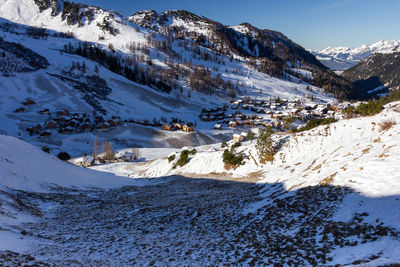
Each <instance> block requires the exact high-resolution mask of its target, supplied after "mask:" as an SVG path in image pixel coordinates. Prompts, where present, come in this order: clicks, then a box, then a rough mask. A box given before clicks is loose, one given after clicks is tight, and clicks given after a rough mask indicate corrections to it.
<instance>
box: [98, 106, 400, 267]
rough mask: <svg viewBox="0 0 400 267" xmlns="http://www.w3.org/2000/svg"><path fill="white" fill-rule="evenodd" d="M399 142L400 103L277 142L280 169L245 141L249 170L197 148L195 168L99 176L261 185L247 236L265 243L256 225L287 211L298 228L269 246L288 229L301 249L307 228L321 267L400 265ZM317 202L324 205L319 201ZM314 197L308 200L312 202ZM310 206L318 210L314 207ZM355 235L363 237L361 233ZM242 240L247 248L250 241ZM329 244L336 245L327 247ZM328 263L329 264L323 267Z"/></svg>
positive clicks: (112, 168) (137, 169) (121, 169)
mask: <svg viewBox="0 0 400 267" xmlns="http://www.w3.org/2000/svg"><path fill="white" fill-rule="evenodd" d="M399 139H400V102H394V103H391V104H388V105H387V106H386V108H385V110H384V111H383V112H382V113H381V114H378V115H376V116H372V117H363V118H355V119H350V120H343V121H339V122H337V123H333V124H331V125H327V126H320V127H317V128H315V129H313V130H310V131H306V132H302V133H298V134H294V135H287V136H282V137H277V141H280V142H281V144H282V148H281V149H280V150H279V152H278V153H277V154H276V155H275V160H274V162H273V163H267V164H265V165H263V164H261V163H260V162H259V160H258V156H257V151H256V149H255V147H254V144H250V143H249V142H246V143H244V144H243V145H242V146H241V147H239V148H238V151H241V152H243V153H245V155H246V156H247V159H245V164H244V165H242V166H239V167H238V168H237V169H235V170H232V169H231V170H226V169H225V168H224V164H223V162H222V150H223V149H219V148H218V146H214V149H210V147H198V148H196V149H197V153H196V154H195V155H194V156H191V159H190V161H189V163H187V165H185V166H183V167H177V168H176V169H173V168H172V166H173V164H174V162H175V160H173V161H172V162H171V163H169V162H168V160H167V159H166V158H164V159H158V160H155V161H152V162H148V163H144V164H143V163H141V164H116V165H108V166H102V167H96V169H99V170H103V171H108V172H113V173H117V174H119V175H125V176H132V177H140V176H144V177H158V176H160V175H183V176H186V177H210V178H213V179H224V180H230V181H236V182H243V181H247V182H253V183H254V182H257V183H258V184H259V185H260V186H262V187H263V188H264V189H263V190H261V191H263V193H262V194H261V196H262V197H261V200H259V201H258V202H256V203H253V204H251V205H250V206H249V207H248V209H247V210H246V211H245V212H246V214H257V216H256V217H257V219H255V220H254V221H253V222H252V223H250V224H249V225H248V226H246V227H245V228H244V230H243V232H242V233H241V235H246V234H249V235H250V236H253V235H255V236H257V238H256V240H259V242H260V240H264V239H263V237H261V236H260V231H261V230H260V229H264V228H263V227H260V226H255V225H257V223H261V222H263V223H264V224H266V225H269V224H271V223H272V221H275V220H278V218H280V217H279V216H278V217H273V216H274V213H277V212H278V210H279V209H280V208H282V209H283V210H285V211H286V212H287V213H288V214H286V215H285V216H286V217H285V216H284V217H283V218H284V220H285V221H286V222H289V221H290V223H289V225H292V226H288V225H287V226H281V225H280V226H279V227H278V228H272V229H269V231H267V232H269V233H270V235H269V238H271V239H268V240H270V241H269V242H275V241H274V240H275V239H274V238H273V237H272V236H275V235H277V232H276V231H278V232H279V231H280V230H278V229H281V227H283V228H285V229H286V231H287V232H286V234H284V233H281V232H280V234H278V235H284V237H281V238H284V240H287V241H288V240H291V242H293V243H291V244H294V245H293V246H294V247H297V245H298V243H296V242H294V241H293V240H292V238H295V239H296V238H299V235H300V236H301V235H302V234H304V232H302V231H303V230H301V231H300V230H299V227H300V228H301V227H303V226H304V224H307V225H309V226H310V227H311V228H310V229H309V230H310V231H315V233H314V234H315V235H314V234H310V235H311V236H313V237H312V239H311V241H310V242H311V243H310V249H311V250H312V249H314V248H311V247H314V246H316V247H318V246H322V247H324V249H325V250H324V251H325V252H324V254H323V255H324V257H323V258H320V259H319V260H317V261H316V262H319V263H324V264H325V263H328V264H331V265H334V264H340V265H344V264H351V263H352V264H366V263H368V264H370V265H369V266H378V265H382V264H388V263H398V262H399V261H400V258H399V256H398V248H399V247H400V239H399V238H400V224H399V221H400V166H399V164H398V162H399V160H400V144H399ZM215 149H216V150H217V151H215ZM218 150H219V151H218ZM205 166H206V167H205ZM304 194H305V195H304ZM319 194H321V195H319ZM317 195H319V197H318V200H316V199H315V197H316V196H317ZM296 196H297V197H296ZM292 198H296V199H297V200H291V199H292ZM308 198H309V200H310V201H307V199H308ZM311 199H314V200H311ZM291 201H294V202H291ZM314 201H317V202H314ZM326 201H327V202H326ZM289 202H290V203H289ZM300 202H307V203H308V204H304V203H303V204H299V203H300ZM296 203H297V204H296ZM312 203H314V204H315V203H317V204H316V206H315V207H313V205H314V204H312ZM326 203H330V204H329V205H326ZM275 205H278V206H275ZM302 205H305V206H302ZM328 206H329V207H328ZM277 207H278V208H277ZM301 207H307V208H306V210H307V212H306V213H307V214H306V215H301V216H300V217H299V214H298V215H293V214H292V213H291V211H290V210H293V212H300V210H301V209H302V208H301ZM300 213H301V212H300ZM267 214H269V215H267ZM310 214H313V215H311V217H313V218H314V219H315V220H316V222H315V223H316V225H315V226H311V225H313V223H312V222H311V221H310V220H309V219H307V222H304V224H301V225H302V226H296V225H297V220H299V219H300V218H303V217H302V216H305V217H306V218H310V217H309V216H310ZM263 216H266V217H265V218H264V217H263ZM275 216H276V214H275ZM291 216H293V217H291ZM321 216H322V217H321ZM314 219H313V220H314ZM328 221H329V222H328ZM272 224H274V223H272ZM250 225H252V226H250ZM283 225H284V224H283ZM265 227H267V226H265ZM330 227H333V228H330ZM360 227H361V228H360ZM311 229H312V230H311ZM357 229H363V230H362V231H361V232H357V231H358V230H357ZM384 229H385V230H384ZM282 231H283V230H282ZM367 233H368V234H367ZM306 236H307V235H306ZM308 238H310V236H308ZM305 239H307V237H302V239H301V241H297V242H299V243H303V242H306V240H305ZM239 240H242V241H244V240H247V241H248V239H246V238H243V239H239ZM252 240H253V239H252ZM271 240H272V241H271ZM312 240H313V241H312ZM247 241H246V242H247ZM266 241H267V240H265V242H266ZM316 241H317V242H316ZM331 241H332V242H333V243H332V244H330V245H328V243H329V242H331ZM269 242H267V243H269ZM326 242H328V243H326ZM256 243H257V242H256ZM258 244H264V243H258ZM311 244H312V245H311ZM324 244H325V245H324ZM261 246H262V247H263V245H261ZM239 247H240V246H239ZM242 249H244V250H245V251H248V252H249V253H255V254H257V253H258V252H251V251H252V249H250V248H248V247H246V246H245V245H243V247H242ZM270 249H271V248H270ZM298 249H299V250H297V251H298V254H299V255H298V256H297V259H299V258H301V257H303V256H304V255H305V254H303V256H301V255H300V254H302V253H301V249H300V247H298ZM283 250H284V251H285V249H283ZM267 251H270V250H267ZM328 252H329V253H328ZM281 253H283V254H284V255H286V257H285V259H289V258H290V255H291V254H290V253H289V252H288V254H285V253H286V252H282V250H281ZM261 254H262V253H261ZM311 254H312V253H311ZM257 255H258V254H257ZM280 255H282V254H280ZM296 255H297V254H296ZM304 257H306V256H304ZM325 257H326V258H325ZM306 258H307V257H306ZM324 258H325V261H326V260H327V262H325V261H322V262H321V261H320V260H321V259H324ZM265 259H266V258H264V260H265ZM260 262H262V260H261V259H260ZM311 263H312V261H309V262H308V264H311ZM289 265H290V264H289Z"/></svg>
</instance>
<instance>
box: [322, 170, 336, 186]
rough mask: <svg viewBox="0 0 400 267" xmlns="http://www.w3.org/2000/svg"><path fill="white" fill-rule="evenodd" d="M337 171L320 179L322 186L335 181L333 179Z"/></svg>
mask: <svg viewBox="0 0 400 267" xmlns="http://www.w3.org/2000/svg"><path fill="white" fill-rule="evenodd" d="M336 174H337V172H335V173H332V174H331V175H329V176H327V177H326V178H324V179H323V180H322V181H320V182H319V183H318V184H319V185H322V186H328V185H330V184H331V183H332V182H333V179H334V178H335V176H336Z"/></svg>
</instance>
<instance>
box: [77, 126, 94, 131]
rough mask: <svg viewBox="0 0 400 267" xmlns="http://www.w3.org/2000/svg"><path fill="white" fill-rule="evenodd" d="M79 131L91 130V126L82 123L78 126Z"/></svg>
mask: <svg viewBox="0 0 400 267" xmlns="http://www.w3.org/2000/svg"><path fill="white" fill-rule="evenodd" d="M79 129H80V131H81V132H91V131H92V127H91V126H90V125H89V124H83V125H82V126H81V127H79Z"/></svg>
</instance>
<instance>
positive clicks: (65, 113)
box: [57, 109, 69, 116]
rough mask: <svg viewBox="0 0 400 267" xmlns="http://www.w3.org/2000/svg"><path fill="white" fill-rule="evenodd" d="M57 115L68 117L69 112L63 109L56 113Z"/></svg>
mask: <svg viewBox="0 0 400 267" xmlns="http://www.w3.org/2000/svg"><path fill="white" fill-rule="evenodd" d="M57 115H61V116H68V115H69V111H68V110H66V109H64V110H60V111H58V112H57Z"/></svg>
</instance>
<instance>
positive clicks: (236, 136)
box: [233, 134, 244, 142]
mask: <svg viewBox="0 0 400 267" xmlns="http://www.w3.org/2000/svg"><path fill="white" fill-rule="evenodd" d="M233 141H235V142H242V141H244V137H243V136H242V135H240V134H234V135H233Z"/></svg>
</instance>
